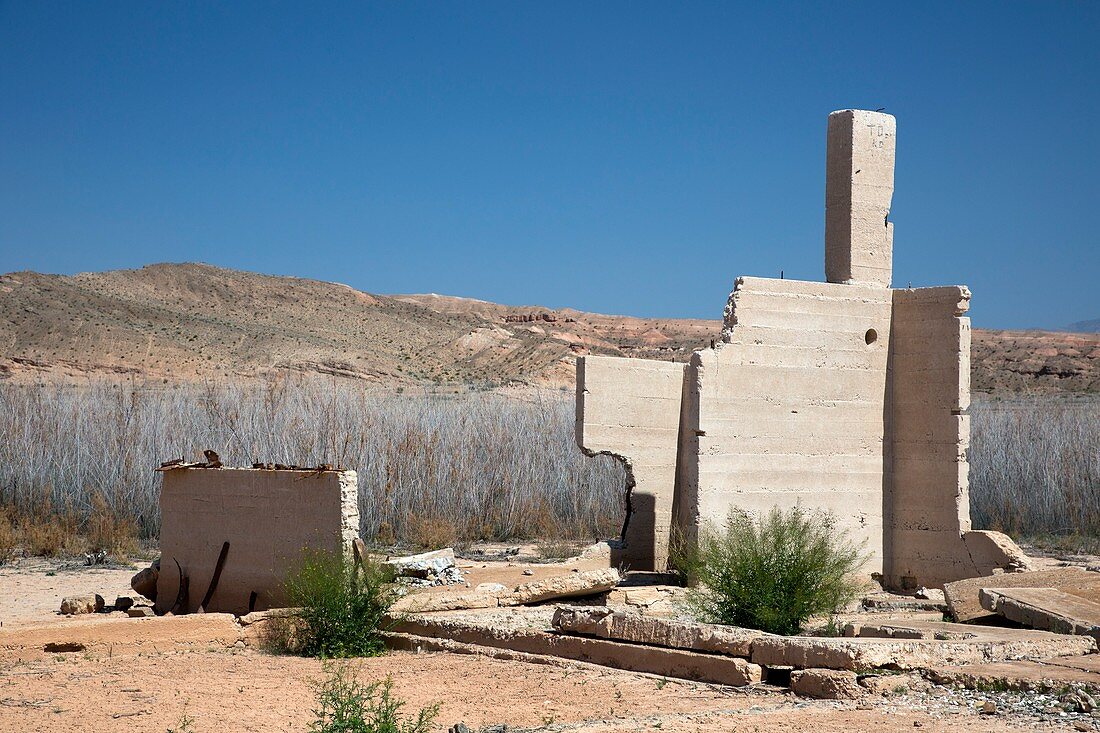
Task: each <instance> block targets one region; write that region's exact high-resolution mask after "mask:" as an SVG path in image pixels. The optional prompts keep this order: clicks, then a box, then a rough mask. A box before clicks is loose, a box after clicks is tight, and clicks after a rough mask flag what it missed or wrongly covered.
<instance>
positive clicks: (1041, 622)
mask: <svg viewBox="0 0 1100 733" xmlns="http://www.w3.org/2000/svg"><path fill="white" fill-rule="evenodd" d="M978 596H979V599H980V600H981V604H982V608H984V609H986V610H987V611H992V612H994V613H996V614H998V615H1000V616H1004V617H1005V618H1007V619H1008V620H1009V621H1015V622H1016V623H1018V624H1023V625H1024V626H1030V627H1031V628H1033V629H1041V630H1043V631H1053V632H1054V633H1056V634H1074V635H1077V636H1091V637H1092V638H1094V639H1097V640H1100V603H1096V602H1095V601H1090V600H1088V599H1087V598H1082V597H1080V596H1076V595H1073V594H1071V593H1064V592H1062V591H1060V590H1058V589H1056V588H983V589H982V590H981V591H980V592H979V594H978Z"/></svg>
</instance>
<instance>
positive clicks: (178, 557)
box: [157, 468, 359, 614]
mask: <svg viewBox="0 0 1100 733" xmlns="http://www.w3.org/2000/svg"><path fill="white" fill-rule="evenodd" d="M162 475H163V477H164V484H163V487H162V489H161V496H160V507H161V533H160V547H161V557H162V560H161V568H160V576H159V578H158V580H157V610H158V611H159V612H162V613H163V612H165V611H169V610H171V609H172V607H173V605H174V604H175V602H176V599H177V596H178V590H179V573H178V571H177V568H176V563H177V562H178V563H179V565H180V567H181V568H182V570H183V573H184V575H185V576H187V577H188V578H189V591H188V596H187V602H186V603H185V604H184V606H183V608H181V609H179V610H178V611H177V612H193V611H195V610H196V609H197V608H198V606H199V604H200V603H201V602H202V599H203V596H204V595H205V594H206V592H207V589H208V588H209V587H210V582H211V578H212V576H213V572H214V567H215V564H216V563H217V560H218V555H219V553H220V551H221V548H222V543H224V542H229V552H228V554H227V555H226V561H225V565H224V568H223V570H222V574H221V578H220V579H219V581H218V585H217V588H216V589H215V592H214V594H213V596H212V597H211V599H210V602H209V603H208V604H207V608H206V610H207V611H228V612H231V613H237V614H244V613H247V612H248V611H250V610H262V609H265V608H271V607H275V606H279V605H281V604H282V602H283V595H282V585H283V582H284V579H285V577H286V574H287V572H288V570H290V569H292V568H293V567H294V566H295V565H296V564H297V563H298V562H300V559H301V557H302V552H303V550H307V549H309V550H317V551H325V552H331V553H340V552H345V551H348V548H349V547H350V543H351V541H352V540H353V539H354V538H356V537H358V536H359V508H358V506H359V505H358V490H357V486H356V475H355V472H354V471H320V472H318V471H270V470H265V469H246V468H219V469H176V470H171V471H165V472H164V473H163V474H162ZM253 592H254V593H256V602H255V606H254V607H253V608H250V607H249V596H250V594H252V593H253Z"/></svg>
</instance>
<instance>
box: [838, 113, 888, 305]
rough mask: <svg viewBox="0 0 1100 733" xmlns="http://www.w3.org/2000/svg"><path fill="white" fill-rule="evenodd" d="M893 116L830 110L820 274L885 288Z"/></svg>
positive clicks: (845, 281)
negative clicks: (823, 258) (823, 252)
mask: <svg viewBox="0 0 1100 733" xmlns="http://www.w3.org/2000/svg"><path fill="white" fill-rule="evenodd" d="M896 129H897V128H896V123H895V121H894V117H893V115H888V114H883V113H881V112H868V111H866V110H860V109H845V110H840V111H838V112H833V113H832V114H830V115H829V133H828V149H827V152H826V156H825V157H826V174H825V279H826V280H827V281H828V282H831V283H861V284H868V285H881V286H883V287H890V278H891V274H892V270H893V248H894V229H893V224H891V223H890V222H889V221H888V220H887V218H888V217H889V215H890V204H891V201H892V199H893V197H894V149H895V139H896Z"/></svg>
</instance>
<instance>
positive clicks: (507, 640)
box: [392, 609, 763, 687]
mask: <svg viewBox="0 0 1100 733" xmlns="http://www.w3.org/2000/svg"><path fill="white" fill-rule="evenodd" d="M505 610H508V611H512V612H513V613H512V614H509V615H504V614H503V613H501V612H503V611H505ZM519 611H520V609H500V612H497V613H496V614H494V612H492V611H481V612H479V613H477V614H476V615H475V614H430V615H416V616H410V617H407V618H404V619H401V620H399V621H398V623H397V624H396V626H394V628H393V629H392V631H394V632H397V633H401V634H408V635H412V636H417V637H434V638H438V639H446V640H450V641H453V642H459V643H462V644H476V645H479V646H488V647H495V648H499V649H509V650H511V651H514V652H520V653H526V654H539V655H549V656H556V657H560V658H563V659H575V660H578V661H582V662H589V663H592V664H599V665H602V666H605V667H614V668H615V669H625V670H629V671H633V672H646V673H649V674H657V675H662V676H666V677H675V678H677V679H687V680H696V681H699V682H713V683H716V684H723V685H730V686H738V687H739V686H743V685H751V684H755V683H757V682H760V680H761V677H762V672H763V670H762V669H761V668H760V667H759V666H758V665H756V664H753V663H751V662H749V661H747V660H745V659H741V658H739V657H728V656H721V655H717V654H701V653H698V652H692V651H685V650H681V649H664V648H660V647H647V646H640V645H634V644H623V643H620V642H615V641H609V640H606V639H595V638H589V637H582V636H568V635H563V634H554V633H551V632H548V631H546V630H545V629H546V628H547V627H548V626H549V621H550V619H549V617H548V614H549V611H550V609H546V612H545V613H543V612H542V609H522V611H523V613H517V612H519Z"/></svg>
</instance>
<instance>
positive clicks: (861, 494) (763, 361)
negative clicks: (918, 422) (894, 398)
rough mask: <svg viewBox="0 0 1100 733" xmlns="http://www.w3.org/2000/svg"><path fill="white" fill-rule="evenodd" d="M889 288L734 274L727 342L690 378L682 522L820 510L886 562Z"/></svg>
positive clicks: (703, 356) (874, 568) (701, 355)
mask: <svg viewBox="0 0 1100 733" xmlns="http://www.w3.org/2000/svg"><path fill="white" fill-rule="evenodd" d="M890 307H891V298H890V291H889V290H887V289H884V288H880V287H869V286H856V285H834V284H830V283H810V282H800V281H794V280H769V279H763V278H739V279H738V281H737V284H736V285H735V288H734V291H733V293H732V295H731V296H730V300H729V304H728V306H727V309H726V319H725V320H726V325H725V329H724V331H723V343H722V344H720V345H719V346H718V347H717V348H715V349H707V350H703V351H698V352H696V353H695V354H694V355H693V357H692V361H691V364H690V367H689V369H688V373H687V380H688V387H687V390H686V392H685V402H686V403H687V408H686V409H685V410H684V415H685V419H686V423H685V426H684V429H683V431H682V434H683V436H684V443H685V447H686V449H685V450H684V452H683V454H682V455H681V461H680V484H681V487H680V497H679V500H680V502H681V506H680V508H679V510H678V512H677V516H678V518H680V519H681V521H683V522H684V523H685V525H686V533H687V535H688V537H689V538H690V537H691V536H693V534H694V532H695V531H696V527H697V526H698V525H699V524H700V523H705V522H706V521H708V520H710V521H721V520H722V519H724V518H725V517H726V516H727V515H728V513H729V511H730V510H731V509H737V510H741V511H745V512H748V513H749V514H751V515H754V516H760V515H763V514H766V513H767V512H768V511H769V510H771V509H772V508H773V507H780V508H782V509H787V508H790V507H793V506H795V505H796V504H801V505H802V506H804V507H808V508H817V509H827V510H829V511H832V512H833V513H834V515H835V516H836V518H837V519H838V524H839V526H838V529H839V530H847V531H848V532H849V533H850V535H851V537H852V539H854V540H855V541H857V542H860V541H865V542H866V543H867V547H866V549H867V552H868V553H869V554H870V555H871V559H870V561H869V563H868V565H867V566H866V568H865V569H866V570H867V572H879V571H880V570H881V567H882V542H883V539H882V538H883V525H882V485H883V409H884V399H885V394H886V360H887V354H888V348H889V341H890Z"/></svg>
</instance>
